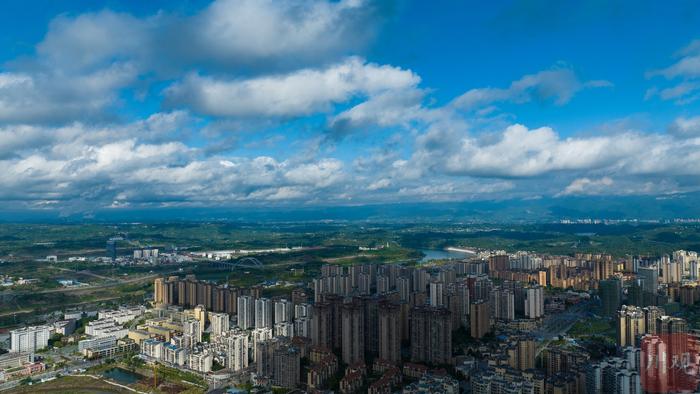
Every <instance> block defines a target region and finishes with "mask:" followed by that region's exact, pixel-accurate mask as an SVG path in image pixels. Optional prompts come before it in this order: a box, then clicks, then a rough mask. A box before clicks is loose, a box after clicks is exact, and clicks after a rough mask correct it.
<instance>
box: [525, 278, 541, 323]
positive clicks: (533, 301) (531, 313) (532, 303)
mask: <svg viewBox="0 0 700 394" xmlns="http://www.w3.org/2000/svg"><path fill="white" fill-rule="evenodd" d="M525 316H527V317H528V318H530V319H537V318H540V317H542V316H544V291H543V290H542V286H532V287H528V288H526V289H525Z"/></svg>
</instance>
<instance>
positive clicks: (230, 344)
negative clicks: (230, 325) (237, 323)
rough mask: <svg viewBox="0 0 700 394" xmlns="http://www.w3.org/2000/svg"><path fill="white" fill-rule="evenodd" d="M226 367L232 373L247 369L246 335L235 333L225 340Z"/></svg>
mask: <svg viewBox="0 0 700 394" xmlns="http://www.w3.org/2000/svg"><path fill="white" fill-rule="evenodd" d="M226 343H227V355H228V360H227V361H228V362H227V365H226V366H227V367H228V368H230V369H232V370H233V371H240V370H241V369H244V368H248V334H245V333H235V334H232V335H231V336H229V337H227V338H226Z"/></svg>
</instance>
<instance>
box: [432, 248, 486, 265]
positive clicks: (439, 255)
mask: <svg viewBox="0 0 700 394" xmlns="http://www.w3.org/2000/svg"><path fill="white" fill-rule="evenodd" d="M420 251H421V252H422V253H423V254H424V255H425V256H423V258H422V259H420V260H419V262H420V263H427V262H429V261H432V260H460V259H463V258H465V257H469V256H472V255H473V254H472V253H467V252H458V251H453V250H444V249H443V250H437V249H421V250H420Z"/></svg>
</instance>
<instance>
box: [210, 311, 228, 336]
mask: <svg viewBox="0 0 700 394" xmlns="http://www.w3.org/2000/svg"><path fill="white" fill-rule="evenodd" d="M209 321H211V333H212V335H221V333H223V332H225V331H228V330H229V325H230V319H229V316H228V313H210V314H209Z"/></svg>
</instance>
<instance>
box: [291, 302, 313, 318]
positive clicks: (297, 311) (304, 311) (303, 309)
mask: <svg viewBox="0 0 700 394" xmlns="http://www.w3.org/2000/svg"><path fill="white" fill-rule="evenodd" d="M311 310H312V306H311V304H299V305H296V306H295V307H294V318H295V319H299V318H300V317H311Z"/></svg>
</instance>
